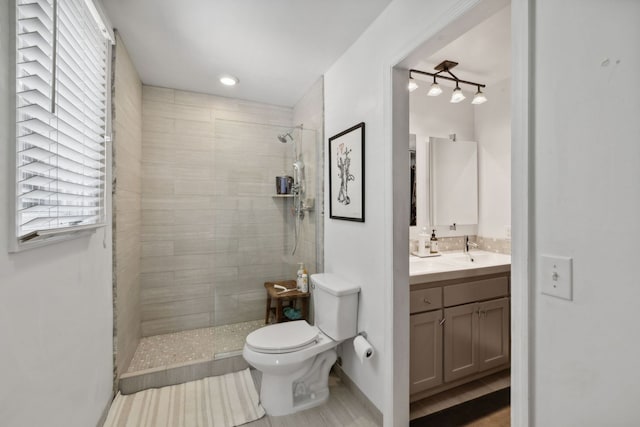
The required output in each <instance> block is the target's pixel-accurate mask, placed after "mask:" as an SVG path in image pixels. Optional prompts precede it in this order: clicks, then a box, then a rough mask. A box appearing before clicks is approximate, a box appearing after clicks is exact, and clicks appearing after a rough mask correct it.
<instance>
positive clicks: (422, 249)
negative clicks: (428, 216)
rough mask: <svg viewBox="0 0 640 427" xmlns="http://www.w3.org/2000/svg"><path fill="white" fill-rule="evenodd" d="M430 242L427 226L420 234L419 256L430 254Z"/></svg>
mask: <svg viewBox="0 0 640 427" xmlns="http://www.w3.org/2000/svg"><path fill="white" fill-rule="evenodd" d="M428 242H429V232H428V231H427V227H422V231H421V232H420V234H418V256H427V255H428V254H429V249H428V245H427V243H428Z"/></svg>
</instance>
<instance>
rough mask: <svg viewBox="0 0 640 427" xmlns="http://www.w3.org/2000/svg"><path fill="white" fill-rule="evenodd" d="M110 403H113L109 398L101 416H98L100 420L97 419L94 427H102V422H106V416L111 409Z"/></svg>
mask: <svg viewBox="0 0 640 427" xmlns="http://www.w3.org/2000/svg"><path fill="white" fill-rule="evenodd" d="M112 403H113V398H110V399H109V401H108V402H107V405H106V406H105V407H104V409H103V410H102V415H100V418H99V419H98V423H97V424H96V427H102V426H103V425H104V422H105V421H107V415H109V409H111V404H112Z"/></svg>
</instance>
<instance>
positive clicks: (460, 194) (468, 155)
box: [429, 137, 478, 226]
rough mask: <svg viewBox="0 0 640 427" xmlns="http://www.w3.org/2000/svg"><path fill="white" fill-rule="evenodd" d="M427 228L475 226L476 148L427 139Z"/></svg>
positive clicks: (469, 143)
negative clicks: (428, 225)
mask: <svg viewBox="0 0 640 427" xmlns="http://www.w3.org/2000/svg"><path fill="white" fill-rule="evenodd" d="M429 183H430V184H429V194H430V197H429V217H430V221H429V222H430V225H431V226H446V225H449V226H451V225H453V224H456V225H477V224H478V145H477V143H476V142H475V141H452V140H450V139H446V138H433V137H431V138H429Z"/></svg>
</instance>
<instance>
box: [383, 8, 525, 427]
mask: <svg viewBox="0 0 640 427" xmlns="http://www.w3.org/2000/svg"><path fill="white" fill-rule="evenodd" d="M529 13H530V12H529V4H528V2H514V4H510V3H509V2H508V1H503V2H495V1H483V2H480V3H479V4H477V5H474V6H470V7H469V8H468V10H466V11H465V12H463V13H462V15H457V16H452V17H450V19H449V20H448V23H447V24H446V25H445V26H444V27H443V28H442V29H441V30H440V31H439V32H438V33H436V34H435V35H434V34H432V35H430V36H429V37H428V38H426V40H425V41H424V42H423V43H422V44H421V45H419V46H418V47H416V48H415V50H414V51H413V52H411V53H409V54H408V55H407V56H405V58H404V59H403V60H402V61H400V62H399V63H398V64H397V65H396V66H395V67H394V72H393V73H392V75H393V79H394V85H393V87H394V92H393V101H394V103H393V106H394V108H393V114H392V115H393V136H394V141H395V143H396V144H397V143H398V141H399V140H400V135H401V131H404V130H405V129H407V128H408V129H409V133H414V132H412V131H411V129H412V128H414V126H413V125H412V123H411V120H412V119H413V116H412V114H413V111H412V110H413V109H412V108H410V107H409V106H407V105H406V104H411V101H412V100H411V99H410V97H411V96H412V95H408V94H407V93H406V83H407V82H408V77H409V73H408V71H409V69H412V68H420V67H422V68H428V67H429V66H431V67H432V68H433V66H434V65H437V62H435V63H434V61H431V63H428V62H429V61H427V60H428V59H435V58H432V57H434V56H437V55H436V54H437V53H438V52H440V53H441V54H442V53H443V52H444V53H447V45H449V44H452V43H453V42H455V41H456V40H458V39H459V38H464V35H465V34H468V33H473V30H474V28H476V27H478V26H480V25H481V24H482V23H487V22H489V23H491V20H492V19H494V20H499V17H500V15H501V17H502V18H505V17H507V18H508V19H509V20H512V22H507V24H506V28H505V29H504V30H505V31H506V34H507V35H511V36H512V37H513V40H512V42H511V43H507V46H508V51H509V53H511V58H509V59H507V63H509V64H510V65H512V67H511V68H512V69H511V70H510V71H511V73H510V75H508V76H499V77H502V78H501V79H500V78H498V79H497V80H496V79H495V77H494V79H493V80H492V79H491V77H490V76H481V75H479V76H472V78H465V77H467V76H468V75H469V74H471V73H472V71H473V70H471V68H472V65H471V62H473V58H471V59H470V60H469V61H467V64H468V69H467V70H464V69H463V68H462V67H459V68H458V69H457V70H456V71H459V76H458V77H459V78H460V79H465V80H467V79H468V80H473V81H477V82H480V81H479V80H480V79H482V78H483V77H484V80H485V81H489V82H491V83H490V84H489V85H487V97H488V98H489V99H490V100H491V99H494V107H495V105H497V104H495V103H497V102H499V99H500V97H501V96H500V95H504V93H502V94H500V93H496V92H494V94H489V89H488V88H489V87H491V86H492V85H493V87H492V91H493V89H495V88H496V87H500V88H502V89H504V88H506V90H507V92H509V91H512V92H511V93H507V94H506V95H505V97H504V98H505V99H504V100H503V102H504V103H506V107H505V111H507V112H508V113H510V116H511V118H510V120H507V122H509V123H510V124H511V126H509V127H510V131H511V132H510V133H511V134H510V135H509V136H508V145H509V148H510V151H511V153H510V154H509V153H507V154H506V158H507V160H508V161H509V163H511V168H512V170H514V171H517V173H513V174H511V173H510V171H509V173H507V175H506V181H507V184H510V187H511V189H510V190H508V189H507V190H506V193H507V194H509V195H513V196H512V198H511V200H508V199H509V197H507V200H506V201H505V200H503V201H502V203H503V205H504V203H506V208H505V209H506V211H507V218H509V219H511V218H513V222H511V221H509V223H508V224H502V225H500V226H491V227H489V228H493V229H494V230H495V229H497V228H500V229H501V230H500V232H501V235H502V237H503V238H504V240H509V241H510V243H511V255H512V266H511V288H512V294H511V305H510V307H511V313H510V314H511V322H510V323H511V324H510V326H511V335H512V337H513V338H512V342H511V346H510V348H511V361H512V375H511V377H512V393H511V394H512V396H515V397H514V399H513V402H512V408H511V414H512V422H513V423H514V424H517V425H527V424H528V414H529V408H528V405H529V403H528V401H527V399H528V395H529V393H528V389H529V378H528V333H527V332H528V321H527V315H528V311H529V309H528V305H529V302H528V293H529V290H528V283H529V271H528V253H529V250H528V247H529V243H528V234H527V223H528V214H527V200H528V182H529V172H528V170H529V169H528V162H529V159H528V154H527V153H528V148H527V147H528V141H529V136H528V88H529V72H528V64H529V47H528V40H529V26H528V16H529ZM493 24H495V22H494V23H493ZM493 28H494V29H495V28H496V27H495V25H494V27H493ZM473 41H474V42H478V43H480V42H481V40H479V39H477V38H476V39H475V40H473ZM465 43H466V44H467V45H468V43H469V39H468V40H467V41H466V42H465ZM512 46H520V47H521V48H522V50H518V49H516V48H513V47H512ZM468 49H469V50H472V51H474V53H478V49H477V45H473V46H470V47H469V48H468ZM451 52H452V51H449V53H448V54H450V55H451V54H452V53H451ZM460 52H464V49H462V50H460ZM480 53H481V52H480ZM485 54H486V53H485ZM437 59H439V60H445V59H449V60H456V59H460V61H459V62H460V63H461V64H463V63H464V62H463V61H464V59H461V58H449V57H447V58H445V57H443V56H442V55H441V57H439V58H437ZM421 61H422V62H423V63H422V64H421V63H420V62H421ZM401 70H402V71H404V72H405V74H404V79H405V83H404V87H403V86H401V85H399V84H398V82H397V81H396V80H399V79H401V78H402V77H401V75H402V73H401V72H400V71H401ZM426 71H430V72H435V71H433V69H428V70H426ZM474 79H475V80H474ZM501 80H502V81H501ZM504 80H507V81H506V82H505V81H504ZM430 83H431V82H430V81H424V82H420V81H418V84H419V85H423V84H424V86H426V87H427V88H428V86H429V84H430ZM482 83H484V81H482ZM401 88H402V89H404V90H405V93H404V95H399V94H398V93H396V92H400V90H401ZM449 90H451V88H449ZM445 91H446V89H445ZM494 95H498V96H494ZM472 96H473V94H471V97H472ZM403 97H404V99H403ZM467 97H468V98H469V99H468V101H469V100H470V97H469V96H467ZM447 98H448V97H447ZM490 103H491V101H489V102H488V103H487V104H486V105H484V107H487V106H489V105H490ZM398 105H400V108H397V106H398ZM490 108H491V107H490ZM405 114H408V115H409V116H411V117H412V119H409V117H405V116H404V115H405ZM467 119H469V118H468V117H467ZM473 120H475V119H471V121H473ZM406 121H409V123H408V124H407V123H406ZM467 121H469V120H467ZM445 127H446V126H445ZM449 130H453V129H449ZM440 131H441V132H440V135H433V136H445V137H447V136H449V135H448V134H444V135H442V133H444V132H443V131H445V129H444V128H443V129H440ZM447 133H448V132H447ZM451 133H454V134H455V133H456V132H451ZM472 133H473V132H472ZM403 136H404V138H405V139H406V147H407V150H406V151H405V152H404V153H405V154H403V153H402V150H399V149H398V150H396V149H395V148H394V156H395V155H396V154H397V156H398V157H400V156H402V155H405V156H406V152H407V151H408V147H409V138H408V137H407V135H406V133H405V134H404V135H403ZM428 136H432V135H428ZM428 136H427V137H428ZM472 136H474V135H472ZM422 138H423V139H424V138H425V136H424V135H423V136H422ZM420 139H421V137H420V136H419V135H416V141H417V145H420ZM454 139H455V136H454ZM503 154H504V153H503ZM481 157H482V156H481ZM504 157H505V156H503V160H504ZM409 162H410V161H409V160H404V159H400V158H399V159H397V161H396V159H395V157H394V168H395V167H396V166H398V165H404V166H407V165H409ZM420 162H422V163H423V164H426V163H427V162H428V158H426V159H424V158H423V159H422V160H420V157H419V156H418V155H417V153H416V168H417V169H419V167H420V165H419V163H420ZM480 162H482V160H480ZM485 168H486V165H485ZM480 173H481V172H480ZM407 175H409V172H407V174H406V175H404V176H405V177H406V176H407ZM414 176H415V177H416V179H420V173H419V172H418V171H416V172H415V175H414ZM400 181H401V179H400V178H398V182H396V183H394V188H396V189H398V188H400V186H401V185H404V188H407V187H409V186H407V184H406V181H405V182H402V183H401V182H400ZM485 182H486V181H485ZM481 185H482V184H481ZM411 188H412V190H413V183H412V186H411ZM418 194H420V193H419V192H418ZM503 194H504V192H503ZM489 196H491V194H488V195H485V199H486V198H487V197H489ZM422 197H423V199H425V200H426V199H428V195H424V194H423V195H422ZM480 197H481V199H482V196H481V195H480ZM418 198H419V197H418ZM406 202H407V203H409V204H410V196H409V195H408V197H407V200H406ZM419 203H420V202H418V205H419ZM482 204H483V202H482V200H480V202H479V206H480V210H481V212H480V217H482V216H483V215H484V216H485V221H484V225H486V224H487V221H486V215H487V212H484V214H483V213H482V208H483V207H486V205H485V206H482ZM419 210H420V209H419V208H418V209H417V211H418V212H416V226H415V228H414V229H413V230H412V231H411V233H410V237H409V241H411V240H414V239H415V238H416V237H417V233H418V232H419V230H420V225H421V217H422V223H423V224H428V225H429V226H430V223H429V219H428V214H427V215H425V214H424V213H423V214H422V215H421V214H420V212H419ZM403 211H406V212H412V208H411V205H410V207H407V208H406V209H404V210H403ZM503 212H504V209H503ZM396 213H398V210H396ZM425 217H426V218H427V219H426V220H425ZM496 221H501V222H505V221H504V217H503V218H502V219H497V220H496ZM407 222H408V221H407ZM396 225H397V224H396V220H394V227H395V226H396ZM486 229H487V227H486V226H483V224H482V223H481V220H479V222H478V224H476V228H475V229H474V228H470V229H465V230H464V233H463V234H476V235H481V232H482V231H484V230H486ZM443 232H444V234H445V235H447V237H458V236H457V234H456V233H449V232H448V230H443ZM474 232H475V233H474ZM458 234H459V233H458ZM494 234H495V233H494ZM481 237H483V236H481ZM496 237H497V236H496ZM395 239H396V238H394V240H395ZM402 243H403V242H397V241H394V248H396V249H395V250H394V261H395V260H398V259H401V258H402V256H400V255H399V254H396V251H400V250H401V249H400V248H402V247H403V244H402ZM404 243H409V242H406V241H404ZM406 247H407V245H406V244H405V245H404V248H406ZM405 250H406V249H405ZM399 286H402V285H401V284H399V283H396V284H395V286H394V288H396V289H398V287H399ZM404 286H406V284H404ZM397 292H398V293H399V292H401V291H400V290H399V289H398V290H397ZM407 305H408V304H407ZM403 316H407V317H408V316H409V309H408V306H406V305H403V304H399V303H397V302H396V303H395V304H394V320H395V321H396V322H397V323H400V322H402V321H403ZM405 321H406V320H405ZM396 322H394V323H396ZM394 328H395V326H394ZM405 331H407V329H405ZM407 353H408V352H407ZM404 361H405V363H406V358H405V359H404ZM401 363H402V357H401V356H400V355H399V354H398V352H396V355H395V356H394V367H396V366H398V365H399V364H401ZM400 371H401V369H400V368H398V372H400ZM396 411H398V409H396ZM414 415H415V414H414ZM396 419H397V418H396Z"/></svg>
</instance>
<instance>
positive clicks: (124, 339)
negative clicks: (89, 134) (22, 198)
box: [113, 35, 142, 377]
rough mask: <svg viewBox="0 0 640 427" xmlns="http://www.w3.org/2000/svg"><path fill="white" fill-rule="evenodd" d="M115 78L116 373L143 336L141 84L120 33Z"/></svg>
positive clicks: (114, 245)
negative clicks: (141, 318) (141, 290)
mask: <svg viewBox="0 0 640 427" xmlns="http://www.w3.org/2000/svg"><path fill="white" fill-rule="evenodd" d="M113 70H114V79H113V86H114V91H113V179H114V182H113V253H114V257H113V281H114V292H113V293H114V304H115V307H114V317H115V318H114V348H113V350H114V353H115V366H114V369H115V375H116V377H117V376H119V375H120V374H121V373H123V372H126V370H127V367H128V366H129V362H130V361H131V358H132V357H133V354H134V352H135V351H136V347H137V346H138V342H139V341H140V335H141V328H140V232H141V199H142V194H141V191H142V190H141V187H142V185H141V182H142V181H141V159H142V84H141V83H140V78H139V77H138V73H137V72H136V69H135V67H134V66H133V63H132V62H131V59H130V58H129V55H128V53H127V50H126V47H125V45H124V43H123V42H122V39H121V38H120V36H119V35H118V36H117V40H116V46H115V62H114V67H113Z"/></svg>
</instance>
